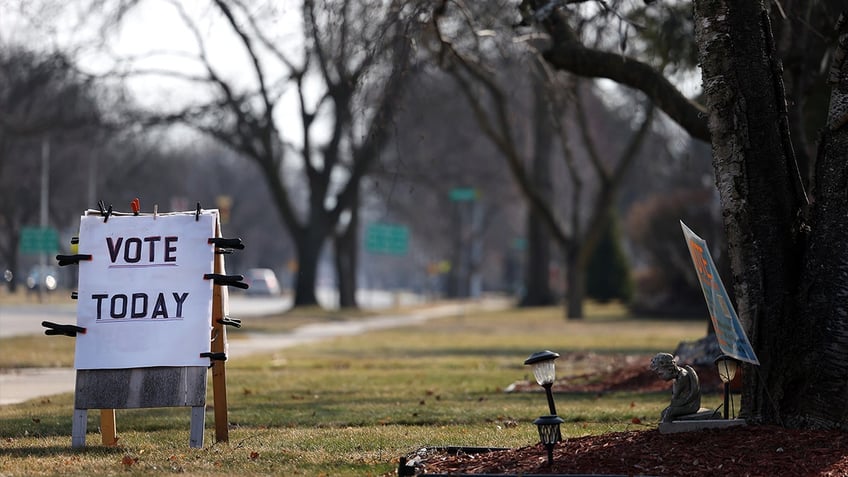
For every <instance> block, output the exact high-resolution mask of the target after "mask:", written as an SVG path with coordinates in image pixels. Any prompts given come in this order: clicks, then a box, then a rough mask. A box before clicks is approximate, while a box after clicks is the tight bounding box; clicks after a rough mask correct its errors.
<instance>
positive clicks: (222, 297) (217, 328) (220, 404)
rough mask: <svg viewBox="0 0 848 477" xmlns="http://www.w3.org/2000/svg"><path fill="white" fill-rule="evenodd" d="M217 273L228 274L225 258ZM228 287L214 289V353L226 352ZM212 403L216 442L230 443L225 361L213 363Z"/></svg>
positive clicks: (218, 259)
mask: <svg viewBox="0 0 848 477" xmlns="http://www.w3.org/2000/svg"><path fill="white" fill-rule="evenodd" d="M215 236H216V237H221V223H220V222H218V223H217V224H216V225H215ZM214 268H215V273H220V274H222V275H223V274H226V273H227V272H226V270H225V267H224V256H223V255H216V256H215V267H214ZM226 300H227V287H225V286H221V285H215V286H214V287H213V289H212V338H213V339H212V346H211V349H212V352H213V353H224V352H226V348H227V346H226V344H227V328H226V327H225V326H224V325H223V324H221V323H220V320H221V319H223V318H224V317H225V316H226V313H227V306H226V305H227V303H226ZM212 402H213V405H214V408H215V441H216V442H229V440H230V429H229V421H228V418H227V373H226V368H225V367H224V361H218V360H215V361H212Z"/></svg>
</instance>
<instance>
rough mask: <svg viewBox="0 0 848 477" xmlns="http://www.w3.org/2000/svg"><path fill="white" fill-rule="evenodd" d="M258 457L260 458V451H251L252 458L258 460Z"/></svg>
mask: <svg viewBox="0 0 848 477" xmlns="http://www.w3.org/2000/svg"><path fill="white" fill-rule="evenodd" d="M258 458H259V452H255V451H254V452H251V453H250V460H256V459H258Z"/></svg>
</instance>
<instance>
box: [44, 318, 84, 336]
mask: <svg viewBox="0 0 848 477" xmlns="http://www.w3.org/2000/svg"><path fill="white" fill-rule="evenodd" d="M41 326H43V327H45V328H48V329H46V330H44V334H45V335H63V336H71V337H73V336H76V335H77V333H82V334H85V328H83V327H81V326H76V325H60V324H58V323H52V322H49V321H42V322H41Z"/></svg>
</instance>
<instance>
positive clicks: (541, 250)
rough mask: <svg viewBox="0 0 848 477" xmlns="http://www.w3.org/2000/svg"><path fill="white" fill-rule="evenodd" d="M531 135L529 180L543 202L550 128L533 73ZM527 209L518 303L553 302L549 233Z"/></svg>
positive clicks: (548, 169) (548, 167) (548, 181)
mask: <svg viewBox="0 0 848 477" xmlns="http://www.w3.org/2000/svg"><path fill="white" fill-rule="evenodd" d="M534 81H535V83H536V85H537V86H536V88H537V89H536V91H535V92H534V93H533V95H534V119H535V126H534V129H533V130H534V134H533V137H534V138H535V140H534V141H533V143H534V146H535V150H534V155H533V172H532V174H533V176H532V177H533V183H534V184H535V185H536V191H537V192H538V194H539V196H540V197H542V198H543V199H544V200H545V201H546V202H550V200H551V193H552V189H553V186H552V184H551V143H552V141H553V131H551V126H550V115H549V114H548V102H547V101H546V98H545V95H544V94H543V89H542V88H545V87H547V85H545V84H544V82H543V80H542V79H541V78H539V77H538V76H534ZM527 208H528V211H527V264H526V267H525V276H524V284H525V287H524V296H523V297H522V298H521V302H520V303H519V306H547V305H551V304H553V302H554V297H553V294H552V293H551V284H550V271H549V268H550V261H551V234H550V232H548V228H547V226H546V225H545V223H544V222H543V220H542V218H541V217H540V214H539V213H538V212H536V209H535V208H534V207H532V206H529V205H528V207H527Z"/></svg>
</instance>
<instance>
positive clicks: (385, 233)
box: [365, 224, 409, 255]
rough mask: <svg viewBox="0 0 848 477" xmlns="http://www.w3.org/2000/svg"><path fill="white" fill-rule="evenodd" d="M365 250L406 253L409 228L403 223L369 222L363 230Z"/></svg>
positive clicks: (392, 253)
mask: <svg viewBox="0 0 848 477" xmlns="http://www.w3.org/2000/svg"><path fill="white" fill-rule="evenodd" d="M365 250H367V251H369V252H373V253H386V254H389V255H406V254H407V252H408V251H409V228H408V227H406V226H403V225H392V224H371V225H369V226H368V228H367V229H366V230H365Z"/></svg>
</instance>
